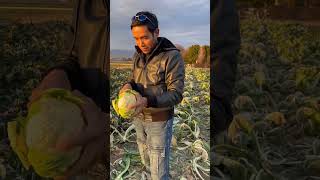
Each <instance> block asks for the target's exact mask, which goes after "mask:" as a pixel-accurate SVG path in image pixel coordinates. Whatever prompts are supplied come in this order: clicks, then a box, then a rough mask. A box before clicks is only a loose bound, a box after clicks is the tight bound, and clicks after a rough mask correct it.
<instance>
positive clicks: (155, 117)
mask: <svg viewBox="0 0 320 180" xmlns="http://www.w3.org/2000/svg"><path fill="white" fill-rule="evenodd" d="M142 113H143V115H144V118H143V120H144V121H147V122H161V121H167V120H169V119H170V118H172V117H173V114H174V111H173V110H172V109H170V110H166V111H159V112H149V113H144V112H142ZM148 116H149V117H151V118H148Z"/></svg>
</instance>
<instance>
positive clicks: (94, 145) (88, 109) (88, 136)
mask: <svg viewBox="0 0 320 180" xmlns="http://www.w3.org/2000/svg"><path fill="white" fill-rule="evenodd" d="M73 94H74V95H76V96H78V97H80V98H81V99H82V100H83V101H84V102H85V103H84V104H82V105H81V110H82V112H83V115H84V118H85V120H86V121H87V126H86V127H85V128H84V129H82V130H81V131H80V132H75V133H74V135H73V136H71V137H64V138H63V139H60V140H58V141H57V144H56V149H58V150H60V151H67V150H69V149H71V148H73V147H75V146H83V147H84V151H83V153H82V154H81V157H80V159H79V160H78V161H77V162H76V163H75V164H74V166H72V167H71V168H70V169H69V170H67V172H65V174H64V175H63V177H57V178H56V179H63V178H68V177H70V176H74V175H77V174H79V173H81V172H83V171H85V170H87V169H88V167H90V165H92V163H93V162H95V160H96V158H97V157H98V156H99V155H101V154H102V153H103V152H105V151H106V147H105V146H106V144H105V143H106V141H107V133H106V132H105V131H106V126H107V120H106V117H107V116H106V114H105V113H103V112H101V111H100V109H99V108H98V107H97V105H96V104H95V103H94V102H93V100H91V99H90V98H88V97H86V96H84V95H83V94H82V93H80V92H79V91H73Z"/></svg>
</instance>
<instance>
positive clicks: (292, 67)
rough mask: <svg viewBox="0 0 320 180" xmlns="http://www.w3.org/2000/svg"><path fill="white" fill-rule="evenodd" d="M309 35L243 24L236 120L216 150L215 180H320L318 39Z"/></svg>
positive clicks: (283, 26) (300, 29)
mask: <svg viewBox="0 0 320 180" xmlns="http://www.w3.org/2000/svg"><path fill="white" fill-rule="evenodd" d="M314 31H315V30H314V29H313V28H311V27H306V26H303V25H300V24H292V23H284V22H281V23H280V22H277V23H276V22H272V21H269V20H266V19H260V18H256V17H253V18H252V19H248V20H246V21H242V23H241V37H242V44H241V50H240V53H239V59H238V61H239V63H238V76H237V81H236V87H235V96H234V99H233V110H234V114H235V115H234V118H233V122H232V124H231V125H230V127H229V129H228V133H227V136H228V137H229V138H230V140H228V141H226V142H225V143H224V144H218V145H216V146H215V148H214V151H215V157H214V158H215V159H214V161H213V164H212V166H213V170H214V171H213V174H214V179H216V180H222V179H232V180H247V179H250V180H273V179H276V180H298V179H299V180H301V179H319V178H320V140H319V135H320V133H319V132H320V131H319V130H320V82H319V81H320V64H319V60H320V37H319V32H317V33H314ZM213 86H214V85H213Z"/></svg>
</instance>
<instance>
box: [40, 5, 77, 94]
mask: <svg viewBox="0 0 320 180" xmlns="http://www.w3.org/2000/svg"><path fill="white" fill-rule="evenodd" d="M73 9H74V11H73V19H72V26H71V33H70V35H69V37H72V39H71V40H72V44H70V46H69V47H67V48H66V49H65V50H63V51H62V52H61V53H60V54H59V55H58V57H57V60H56V62H57V63H56V65H54V66H53V67H51V68H50V69H49V70H47V71H46V72H44V74H43V75H42V77H43V78H44V76H46V75H47V74H48V73H49V72H50V71H52V70H54V69H61V70H64V71H65V72H66V74H67V76H68V80H69V82H70V84H71V88H72V89H75V88H77V87H78V86H79V83H80V82H81V79H80V77H81V76H80V64H79V60H78V54H77V52H76V50H75V47H76V44H75V43H76V42H77V41H76V35H75V34H76V31H77V23H78V11H79V1H74V7H73Z"/></svg>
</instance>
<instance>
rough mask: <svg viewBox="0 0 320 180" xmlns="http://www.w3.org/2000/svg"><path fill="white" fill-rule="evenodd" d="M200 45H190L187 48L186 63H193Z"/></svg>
mask: <svg viewBox="0 0 320 180" xmlns="http://www.w3.org/2000/svg"><path fill="white" fill-rule="evenodd" d="M199 50H200V45H192V46H190V47H189V48H188V49H187V52H186V56H185V61H186V63H188V64H195V63H196V60H197V58H198V55H199Z"/></svg>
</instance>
